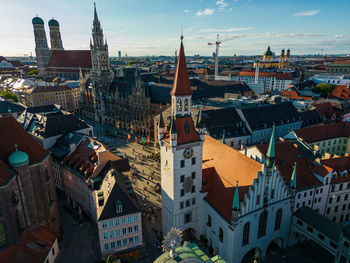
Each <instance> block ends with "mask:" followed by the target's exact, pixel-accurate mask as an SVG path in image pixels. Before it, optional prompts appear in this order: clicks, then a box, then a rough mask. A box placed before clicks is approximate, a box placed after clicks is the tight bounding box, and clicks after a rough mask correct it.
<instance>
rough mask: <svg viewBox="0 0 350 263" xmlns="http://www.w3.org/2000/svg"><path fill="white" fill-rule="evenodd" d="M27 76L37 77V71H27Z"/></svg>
mask: <svg viewBox="0 0 350 263" xmlns="http://www.w3.org/2000/svg"><path fill="white" fill-rule="evenodd" d="M27 75H29V76H31V75H38V70H37V69H33V70H31V71H29V72H28V73H27Z"/></svg>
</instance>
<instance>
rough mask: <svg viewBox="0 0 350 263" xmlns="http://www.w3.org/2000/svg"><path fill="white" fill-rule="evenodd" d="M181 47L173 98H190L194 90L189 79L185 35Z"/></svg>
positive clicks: (172, 92)
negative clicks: (184, 45)
mask: <svg viewBox="0 0 350 263" xmlns="http://www.w3.org/2000/svg"><path fill="white" fill-rule="evenodd" d="M180 39H181V45H180V50H179V58H178V61H177V66H176V74H175V79H174V84H173V88H172V90H171V95H173V96H190V95H192V90H191V86H190V80H189V78H188V72H187V64H186V57H185V51H184V47H183V41H182V40H183V35H181V38H180Z"/></svg>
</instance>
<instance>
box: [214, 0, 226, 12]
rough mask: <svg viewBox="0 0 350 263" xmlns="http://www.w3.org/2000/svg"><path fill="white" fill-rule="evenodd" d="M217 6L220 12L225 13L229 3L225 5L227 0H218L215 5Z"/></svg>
mask: <svg viewBox="0 0 350 263" xmlns="http://www.w3.org/2000/svg"><path fill="white" fill-rule="evenodd" d="M215 4H216V5H217V6H219V11H220V12H221V11H224V10H225V8H226V7H227V6H228V4H227V3H225V0H217V1H216V3H215Z"/></svg>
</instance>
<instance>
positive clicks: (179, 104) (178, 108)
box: [177, 99, 182, 111]
mask: <svg viewBox="0 0 350 263" xmlns="http://www.w3.org/2000/svg"><path fill="white" fill-rule="evenodd" d="M181 110H182V103H181V100H180V99H177V111H181Z"/></svg>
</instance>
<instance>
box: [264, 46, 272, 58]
mask: <svg viewBox="0 0 350 263" xmlns="http://www.w3.org/2000/svg"><path fill="white" fill-rule="evenodd" d="M265 55H266V56H272V52H271V49H270V46H269V47H268V48H267V50H266V52H265Z"/></svg>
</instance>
